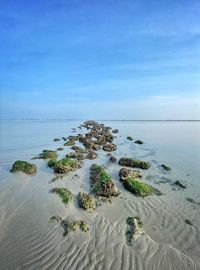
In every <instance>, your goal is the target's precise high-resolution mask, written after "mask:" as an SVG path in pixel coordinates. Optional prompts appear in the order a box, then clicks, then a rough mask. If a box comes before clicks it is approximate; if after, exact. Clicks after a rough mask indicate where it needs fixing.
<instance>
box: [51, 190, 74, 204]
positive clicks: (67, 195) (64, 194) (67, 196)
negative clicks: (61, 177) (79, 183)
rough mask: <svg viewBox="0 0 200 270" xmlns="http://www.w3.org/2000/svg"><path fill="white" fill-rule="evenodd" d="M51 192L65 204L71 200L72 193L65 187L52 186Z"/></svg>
mask: <svg viewBox="0 0 200 270" xmlns="http://www.w3.org/2000/svg"><path fill="white" fill-rule="evenodd" d="M51 193H56V194H57V195H58V196H59V197H60V198H61V199H62V201H63V203H64V204H65V205H68V204H69V203H70V202H71V201H72V193H71V192H70V191H69V190H68V189H66V188H57V187H56V188H52V189H51Z"/></svg>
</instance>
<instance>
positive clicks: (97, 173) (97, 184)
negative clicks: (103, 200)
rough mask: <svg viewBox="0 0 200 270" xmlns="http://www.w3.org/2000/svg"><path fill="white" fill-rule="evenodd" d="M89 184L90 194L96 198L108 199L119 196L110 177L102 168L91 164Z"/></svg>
mask: <svg viewBox="0 0 200 270" xmlns="http://www.w3.org/2000/svg"><path fill="white" fill-rule="evenodd" d="M90 184H91V189H92V192H93V193H94V194H96V195H97V196H105V197H110V196H118V195H119V194H120V192H119V189H118V187H117V186H116V184H115V183H114V181H113V179H112V177H111V176H110V175H109V174H108V173H107V172H106V171H105V170H104V168H103V167H101V166H99V165H96V164H93V165H92V166H91V167H90Z"/></svg>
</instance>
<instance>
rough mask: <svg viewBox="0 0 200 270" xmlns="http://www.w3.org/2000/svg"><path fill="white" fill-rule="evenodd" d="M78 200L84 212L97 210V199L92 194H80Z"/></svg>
mask: <svg viewBox="0 0 200 270" xmlns="http://www.w3.org/2000/svg"><path fill="white" fill-rule="evenodd" d="M77 199H78V204H79V206H80V207H81V208H83V209H84V210H94V209H95V208H96V199H95V197H94V196H93V195H91V194H88V193H84V192H79V194H78V197H77Z"/></svg>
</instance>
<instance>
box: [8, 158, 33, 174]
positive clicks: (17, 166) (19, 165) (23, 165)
mask: <svg viewBox="0 0 200 270" xmlns="http://www.w3.org/2000/svg"><path fill="white" fill-rule="evenodd" d="M10 171H11V172H12V173H14V172H18V171H21V172H24V173H26V174H35V173H36V171H37V168H36V166H35V164H31V163H28V162H26V161H23V160H17V161H15V162H14V164H13V165H12V169H11V170H10Z"/></svg>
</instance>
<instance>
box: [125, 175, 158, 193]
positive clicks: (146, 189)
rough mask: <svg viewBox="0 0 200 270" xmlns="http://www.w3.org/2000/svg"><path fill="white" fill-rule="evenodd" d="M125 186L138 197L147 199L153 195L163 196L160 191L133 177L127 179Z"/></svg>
mask: <svg viewBox="0 0 200 270" xmlns="http://www.w3.org/2000/svg"><path fill="white" fill-rule="evenodd" d="M123 184H124V187H125V188H126V189H127V190H129V191H131V192H132V193H134V194H135V195H138V196H142V197H145V196H148V195H151V194H157V195H161V193H160V191H158V190H157V189H155V188H154V187H152V186H150V185H148V184H146V183H143V182H141V181H138V180H136V179H133V178H131V177H127V178H126V180H125V181H124V182H123Z"/></svg>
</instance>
